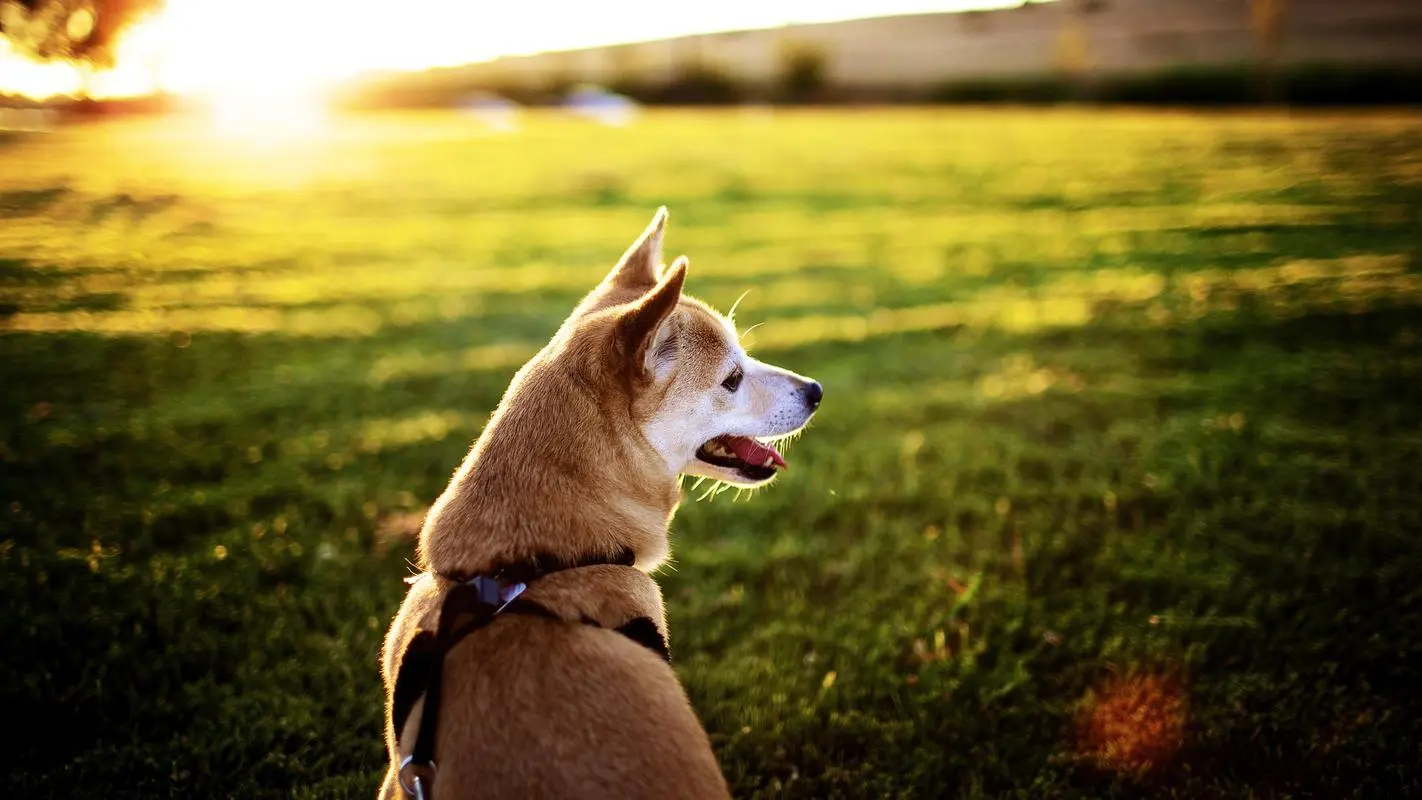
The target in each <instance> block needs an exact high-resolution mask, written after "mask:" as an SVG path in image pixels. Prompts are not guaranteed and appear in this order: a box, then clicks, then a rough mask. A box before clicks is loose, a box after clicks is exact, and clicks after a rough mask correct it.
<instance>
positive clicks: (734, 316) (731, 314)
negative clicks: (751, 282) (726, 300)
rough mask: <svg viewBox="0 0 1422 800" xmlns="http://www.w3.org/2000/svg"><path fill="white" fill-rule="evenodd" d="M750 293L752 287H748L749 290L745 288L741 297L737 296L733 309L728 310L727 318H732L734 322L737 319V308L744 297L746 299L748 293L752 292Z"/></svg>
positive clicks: (732, 305)
mask: <svg viewBox="0 0 1422 800" xmlns="http://www.w3.org/2000/svg"><path fill="white" fill-rule="evenodd" d="M750 293H751V290H750V289H747V290H745V291H744V292H741V296H740V297H737V298H736V302H734V303H732V304H731V310H730V311H727V312H726V318H727V319H729V320H731V321H733V322H734V321H735V319H736V309H738V308H740V307H741V301H742V300H744V299H746V295H748V294H750Z"/></svg>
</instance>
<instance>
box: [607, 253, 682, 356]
mask: <svg viewBox="0 0 1422 800" xmlns="http://www.w3.org/2000/svg"><path fill="white" fill-rule="evenodd" d="M686 267H687V260H686V256H682V257H681V258H678V259H677V260H676V263H674V264H672V265H671V266H670V267H668V268H667V270H666V272H665V273H664V274H663V275H662V279H661V280H660V281H659V282H657V284H656V286H654V287H653V288H652V290H651V291H649V292H647V293H646V294H644V295H642V297H641V298H640V299H639V300H637V302H635V303H633V304H632V306H631V308H629V309H628V310H627V311H624V312H622V316H621V317H620V318H619V319H618V320H617V336H618V342H619V343H620V345H621V346H622V351H623V352H624V353H625V354H626V356H627V360H628V363H629V364H630V365H632V367H633V369H634V370H635V371H636V374H637V375H638V376H639V377H645V378H656V377H660V376H661V375H662V374H663V373H664V370H665V369H666V368H667V367H669V366H670V365H671V364H672V362H674V361H675V359H676V349H677V340H676V331H675V330H673V326H672V325H670V324H668V320H669V319H670V318H671V316H672V312H673V311H675V310H676V304H677V301H679V300H681V287H682V284H683V283H685V282H686Z"/></svg>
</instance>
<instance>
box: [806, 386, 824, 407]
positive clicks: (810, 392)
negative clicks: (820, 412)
mask: <svg viewBox="0 0 1422 800" xmlns="http://www.w3.org/2000/svg"><path fill="white" fill-rule="evenodd" d="M824 396H825V389H824V387H823V386H820V382H819V381H810V382H809V383H808V384H806V385H805V405H807V406H809V407H810V410H811V411H814V410H815V409H817V408H819V407H820V399H821V398H823V397H824Z"/></svg>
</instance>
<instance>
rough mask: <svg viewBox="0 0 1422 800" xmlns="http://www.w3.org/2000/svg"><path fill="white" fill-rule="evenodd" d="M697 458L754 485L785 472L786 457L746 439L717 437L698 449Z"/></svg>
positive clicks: (747, 437)
mask: <svg viewBox="0 0 1422 800" xmlns="http://www.w3.org/2000/svg"><path fill="white" fill-rule="evenodd" d="M696 457H697V458H699V459H701V460H702V461H705V462H706V463H707V464H714V465H716V466H718V467H725V468H726V469H733V470H735V471H737V472H739V473H740V474H741V475H744V476H745V477H746V478H749V479H750V480H753V481H763V480H766V479H768V478H770V477H771V476H773V475H774V474H775V470H776V469H777V468H784V467H785V466H786V464H785V457H784V456H782V455H780V451H779V450H776V449H775V448H774V447H773V446H771V445H769V444H766V443H765V442H758V441H756V440H755V439H752V438H750V437H749V436H717V437H716V438H715V439H712V440H711V441H709V442H707V443H706V444H703V445H701V447H700V448H698V449H697V451H696Z"/></svg>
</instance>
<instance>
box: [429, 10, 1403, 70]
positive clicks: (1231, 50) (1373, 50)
mask: <svg viewBox="0 0 1422 800" xmlns="http://www.w3.org/2000/svg"><path fill="white" fill-rule="evenodd" d="M791 45H810V46H813V47H816V48H818V49H819V50H820V51H822V52H823V54H824V55H825V57H826V59H827V67H828V70H827V71H828V77H829V80H830V82H831V83H832V84H833V85H835V86H840V87H846V88H860V87H862V88H868V87H880V86H899V87H907V88H913V87H928V86H932V85H936V84H940V83H943V82H944V81H949V80H955V79H972V78H984V77H994V76H1010V75H1030V74H1042V73H1048V72H1052V71H1054V70H1056V69H1058V68H1059V67H1060V66H1061V65H1062V64H1063V63H1064V59H1071V60H1073V61H1074V63H1078V64H1081V65H1084V66H1085V67H1086V68H1088V69H1090V70H1091V71H1094V72H1097V73H1100V74H1111V75H1119V74H1129V73H1134V72H1145V71H1150V70H1159V69H1162V68H1167V67H1172V66H1180V65H1196V66H1210V65H1223V64H1238V63H1242V62H1249V61H1253V60H1256V59H1257V58H1258V54H1259V50H1258V45H1257V43H1256V40H1255V36H1254V33H1253V30H1252V28H1251V25H1250V12H1249V0H1062V1H1061V2H1055V3H1041V4H1031V5H1024V6H1021V7H1018V8H1011V9H1004V10H998V11H978V12H965V13H956V14H922V15H913V16H900V17H881V18H877V19H868V20H854V21H849V22H835V23H824V24H813V25H798V26H789V27H784V28H776V29H770V30H758V31H740V32H734V33H718V34H707V35H702V36H689V37H684V38H679V39H673V40H667V41H660V42H647V43H641V44H632V45H620V46H615V47H598V48H590V49H587V50H578V51H568V52H559V53H545V54H540V55H534V56H523V57H516V58H503V59H498V60H496V61H493V62H488V63H484V64H476V65H470V66H468V67H460V68H457V69H455V70H451V71H448V72H449V73H450V78H451V79H473V80H479V81H483V82H494V83H498V82H503V83H524V84H532V83H540V84H541V83H546V82H549V81H575V82H576V81H591V82H596V83H614V82H617V81H618V80H619V79H629V78H631V79H636V80H644V81H652V82H657V81H666V80H669V79H670V78H671V77H672V76H673V75H674V74H675V73H676V71H677V70H678V69H679V68H681V67H683V66H684V65H685V64H687V63H690V62H700V63H709V64H711V65H714V66H718V67H720V68H723V69H725V70H727V71H729V72H730V73H732V74H734V75H735V76H736V77H737V78H738V79H739V80H741V81H744V82H747V83H749V84H757V83H762V84H768V83H770V82H772V81H773V80H774V79H775V78H776V75H777V71H778V69H779V64H780V60H781V53H782V52H783V51H784V49H785V48H786V47H787V46H791ZM1279 57H1280V60H1281V62H1282V63H1284V64H1304V63H1318V62H1324V63H1345V64H1353V63H1369V64H1378V63H1381V64H1399V65H1412V66H1416V65H1422V0H1289V2H1288V4H1287V12H1286V15H1285V18H1284V24H1283V26H1282V37H1281V41H1280V49H1279Z"/></svg>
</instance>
